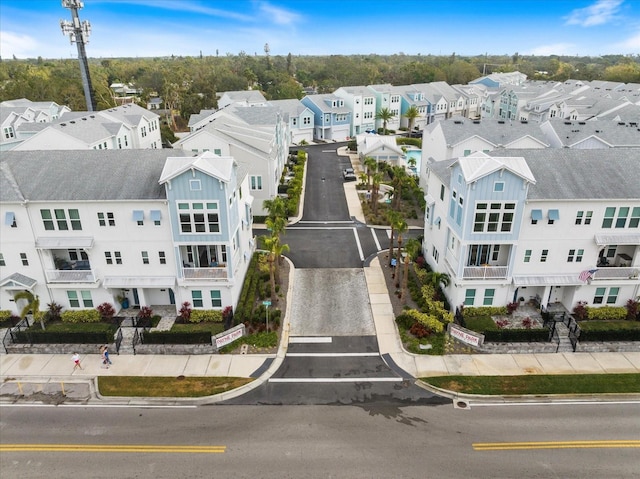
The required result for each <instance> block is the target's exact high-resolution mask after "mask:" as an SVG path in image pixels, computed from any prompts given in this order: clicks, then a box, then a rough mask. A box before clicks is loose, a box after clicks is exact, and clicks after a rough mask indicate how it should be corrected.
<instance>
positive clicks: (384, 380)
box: [269, 377, 404, 383]
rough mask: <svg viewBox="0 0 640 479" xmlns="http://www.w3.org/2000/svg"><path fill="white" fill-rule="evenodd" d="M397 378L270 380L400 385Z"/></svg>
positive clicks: (277, 381)
mask: <svg viewBox="0 0 640 479" xmlns="http://www.w3.org/2000/svg"><path fill="white" fill-rule="evenodd" d="M402 381H404V379H402V378H401V377H397V378H363V377H360V378H269V382H270V383H398V382H402Z"/></svg>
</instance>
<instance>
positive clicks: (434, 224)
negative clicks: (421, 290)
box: [423, 149, 640, 311]
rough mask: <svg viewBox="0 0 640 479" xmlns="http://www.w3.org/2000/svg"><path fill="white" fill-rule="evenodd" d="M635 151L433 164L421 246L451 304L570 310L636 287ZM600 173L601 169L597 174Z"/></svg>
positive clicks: (639, 211) (502, 153)
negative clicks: (528, 304) (445, 281)
mask: <svg viewBox="0 0 640 479" xmlns="http://www.w3.org/2000/svg"><path fill="white" fill-rule="evenodd" d="M635 171H640V156H639V155H638V150H636V149H607V150H598V151H593V150H580V151H578V150H569V149H538V150H496V151H494V152H491V154H487V153H482V152H478V153H474V154H472V155H469V156H466V157H460V158H456V159H453V160H446V161H439V162H432V163H430V164H429V165H428V169H427V173H426V174H427V179H426V180H427V181H426V182H427V196H426V200H427V208H426V213H425V235H424V237H425V240H424V245H423V248H424V254H425V258H426V259H427V261H428V263H429V264H430V266H431V267H432V268H433V269H434V270H436V271H439V272H443V273H447V274H449V275H450V277H451V283H450V285H449V286H448V287H447V288H445V294H446V295H447V297H448V299H449V302H450V304H451V305H452V306H453V307H457V306H460V305H463V304H464V305H467V306H504V305H506V304H507V303H509V302H513V301H518V300H521V299H524V300H527V301H528V300H530V299H535V300H537V301H539V303H540V305H541V307H542V308H546V307H549V305H550V304H551V303H555V304H554V306H555V307H564V308H565V309H566V310H568V311H571V310H572V308H573V307H574V306H575V305H576V304H577V302H578V301H585V302H586V303H587V304H588V305H590V306H599V305H611V306H623V305H624V304H625V303H626V301H627V300H628V299H631V298H636V297H638V295H639V293H640V227H639V226H640V183H639V182H638V181H637V178H636V177H637V175H633V174H630V172H635ZM595 172H597V173H595Z"/></svg>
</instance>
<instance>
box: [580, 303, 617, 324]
mask: <svg viewBox="0 0 640 479" xmlns="http://www.w3.org/2000/svg"><path fill="white" fill-rule="evenodd" d="M585 309H586V310H587V319H589V320H592V321H621V320H623V319H625V318H626V317H627V308H625V307H624V306H602V307H600V308H591V307H589V306H586V307H585Z"/></svg>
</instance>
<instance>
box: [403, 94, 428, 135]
mask: <svg viewBox="0 0 640 479" xmlns="http://www.w3.org/2000/svg"><path fill="white" fill-rule="evenodd" d="M396 88H397V90H398V91H399V92H401V93H400V103H401V107H400V127H401V128H407V129H408V128H409V119H408V118H406V117H405V116H404V114H405V113H406V112H407V110H408V109H409V108H411V107H415V109H416V110H417V111H418V116H417V117H416V118H414V120H413V129H414V130H422V129H424V127H425V126H426V125H427V122H428V118H429V110H430V107H431V105H430V104H429V102H428V101H427V99H426V97H425V95H424V93H423V92H422V91H421V90H420V89H418V88H416V87H415V86H413V85H407V86H398V87H396Z"/></svg>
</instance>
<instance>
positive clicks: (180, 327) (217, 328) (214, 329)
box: [171, 321, 224, 335]
mask: <svg viewBox="0 0 640 479" xmlns="http://www.w3.org/2000/svg"><path fill="white" fill-rule="evenodd" d="M171 331H173V332H180V333H192V332H195V331H198V332H199V331H208V332H210V333H211V334H212V335H215V334H218V333H221V332H222V331H224V323H211V322H204V321H203V322H201V323H184V324H183V323H174V325H173V326H172V327H171Z"/></svg>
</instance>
